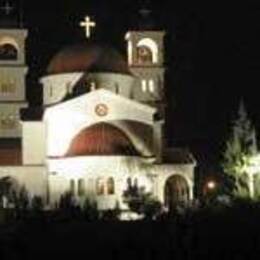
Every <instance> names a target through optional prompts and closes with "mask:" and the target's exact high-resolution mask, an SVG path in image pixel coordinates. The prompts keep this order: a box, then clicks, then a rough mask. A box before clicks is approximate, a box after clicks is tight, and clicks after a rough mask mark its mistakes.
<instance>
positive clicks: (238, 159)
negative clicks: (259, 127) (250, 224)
mask: <svg viewBox="0 0 260 260" xmlns="http://www.w3.org/2000/svg"><path fill="white" fill-rule="evenodd" d="M256 153H257V144H256V133H255V129H254V127H253V126H252V123H251V121H250V120H249V119H248V116H247V113H246V110H245V107H244V103H243V101H241V102H240V106H239V110H238V119H237V120H236V121H235V122H234V125H233V131H232V134H231V137H230V139H229V140H228V141H227V143H226V150H225V152H224V155H223V163H222V166H223V169H224V171H225V173H226V174H227V175H228V176H229V177H231V179H232V181H233V185H232V186H231V187H232V188H231V193H232V194H233V195H235V196H242V197H245V196H249V195H250V186H249V174H248V172H247V169H248V167H249V163H250V158H251V157H252V156H253V155H255V154H256Z"/></svg>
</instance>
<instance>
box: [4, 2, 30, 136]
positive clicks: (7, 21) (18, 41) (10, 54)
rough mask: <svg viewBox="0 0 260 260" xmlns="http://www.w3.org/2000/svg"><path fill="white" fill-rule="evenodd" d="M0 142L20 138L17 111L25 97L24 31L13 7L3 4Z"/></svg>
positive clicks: (18, 113) (23, 103) (22, 105)
mask: <svg viewBox="0 0 260 260" xmlns="http://www.w3.org/2000/svg"><path fill="white" fill-rule="evenodd" d="M0 12H1V20H0V138H17V137H20V136H21V127H20V123H19V122H20V109H21V108H25V107H27V102H26V97H25V85H26V82H25V78H26V74H27V70H28V69H27V66H26V64H25V41H26V37H27V34H28V32H27V30H25V29H22V28H20V27H19V22H18V19H17V15H16V14H15V12H16V10H15V7H14V6H12V5H11V3H10V2H9V1H6V2H5V4H4V5H3V6H1V7H0Z"/></svg>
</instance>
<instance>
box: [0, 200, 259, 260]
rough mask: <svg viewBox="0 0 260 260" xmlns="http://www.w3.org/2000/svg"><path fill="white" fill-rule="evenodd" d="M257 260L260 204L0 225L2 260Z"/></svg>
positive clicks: (25, 219) (52, 216)
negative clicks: (142, 217)
mask: <svg viewBox="0 0 260 260" xmlns="http://www.w3.org/2000/svg"><path fill="white" fill-rule="evenodd" d="M63 257H70V258H71V259H114V260H116V259H123V260H128V259H131V260H136V259H140V260H146V259H158V260H159V259H160V260H167V259H182V260H184V259H218V260H219V259H229V260H230V259H259V258H260V206H259V205H258V204H257V203H254V204H243V205H237V206H233V207H232V208H224V209H223V208H221V207H220V208H216V207H214V208H207V209H199V210H196V211H188V212H186V213H185V214H182V215H180V214H179V215H177V214H175V215H174V216H163V217H161V218H160V219H159V220H156V221H149V220H147V221H138V222H119V221H117V220H113V219H108V220H87V219H86V218H85V217H84V215H82V214H78V213H76V214H75V212H74V213H71V212H62V213H61V212H59V213H57V212H56V213H53V212H52V213H48V214H46V213H43V212H37V213H34V214H24V215H23V216H20V217H19V219H18V220H17V219H16V220H15V221H14V220H12V221H9V222H8V223H5V224H2V226H1V227H0V259H8V260H9V259H53V258H56V259H62V258H63Z"/></svg>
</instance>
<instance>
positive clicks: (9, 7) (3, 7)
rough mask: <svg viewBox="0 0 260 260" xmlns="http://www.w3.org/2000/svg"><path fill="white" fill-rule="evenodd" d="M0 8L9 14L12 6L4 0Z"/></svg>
mask: <svg viewBox="0 0 260 260" xmlns="http://www.w3.org/2000/svg"><path fill="white" fill-rule="evenodd" d="M0 9H1V10H3V11H4V12H5V14H6V15H9V14H10V13H11V12H12V10H13V9H14V7H13V6H11V5H10V3H9V1H6V2H5V4H4V5H3V6H1V7H0Z"/></svg>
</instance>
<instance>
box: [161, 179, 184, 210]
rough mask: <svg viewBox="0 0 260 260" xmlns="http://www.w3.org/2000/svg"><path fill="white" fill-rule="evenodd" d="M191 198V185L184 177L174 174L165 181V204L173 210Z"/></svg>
mask: <svg viewBox="0 0 260 260" xmlns="http://www.w3.org/2000/svg"><path fill="white" fill-rule="evenodd" d="M188 200H189V186H188V183H187V181H186V180H185V178H184V177H182V176H180V175H172V176H171V177H169V178H168V179H167V181H166V183H165V187H164V202H165V206H166V207H167V208H168V209H169V210H171V209H174V208H175V207H176V206H178V205H180V204H181V205H182V204H185V203H187V201H188Z"/></svg>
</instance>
